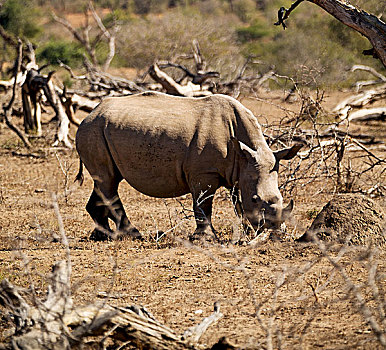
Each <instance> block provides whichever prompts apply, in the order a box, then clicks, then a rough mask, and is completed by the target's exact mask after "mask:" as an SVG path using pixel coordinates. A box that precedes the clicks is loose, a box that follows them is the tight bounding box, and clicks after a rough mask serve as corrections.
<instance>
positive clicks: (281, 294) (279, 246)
mask: <svg viewBox="0 0 386 350" xmlns="http://www.w3.org/2000/svg"><path fill="white" fill-rule="evenodd" d="M334 98H335V97H334ZM338 98H340V96H338V97H336V99H338ZM244 102H245V104H246V105H248V106H249V107H250V108H252V109H253V110H254V111H255V113H256V114H257V115H261V114H264V116H267V117H268V118H270V119H271V120H273V119H274V118H276V117H278V116H280V113H282V112H280V110H279V109H278V108H276V107H274V106H271V105H268V106H267V104H266V103H261V102H257V101H251V100H248V101H244ZM275 103H278V101H276V102H275ZM330 103H334V102H333V101H332V102H330ZM288 108H293V109H296V108H297V107H296V108H295V106H294V105H292V106H288ZM378 129H379V126H378ZM44 130H45V133H46V136H47V138H48V140H49V139H50V138H52V136H53V125H49V126H47V125H45V126H44ZM74 132H75V130H72V133H73V134H74ZM35 142H36V143H41V144H43V143H44V142H46V147H45V148H44V149H43V150H42V151H40V152H35V153H34V155H33V156H31V155H28V154H27V152H26V150H25V149H23V148H21V147H20V142H19V141H18V140H17V138H16V137H15V136H14V134H12V132H10V131H9V130H8V128H6V126H5V125H4V124H0V184H1V187H0V211H1V216H0V235H1V241H0V279H2V278H7V279H9V280H10V281H11V282H12V283H14V284H16V285H20V286H23V287H32V286H33V287H34V288H35V289H36V292H37V294H38V296H39V297H44V294H45V287H46V285H47V282H46V275H47V274H48V273H49V271H50V268H51V266H52V264H53V263H54V262H55V261H58V260H61V259H64V258H65V250H64V247H63V245H62V244H61V243H58V242H56V240H55V239H54V237H57V236H58V232H59V231H58V230H59V224H58V218H57V217H56V215H55V213H54V211H53V207H52V203H53V197H52V194H56V196H57V201H58V204H59V206H60V213H61V217H62V219H63V222H64V229H65V232H66V234H67V236H68V239H69V244H70V251H71V261H72V286H73V295H74V300H75V302H76V303H77V304H85V303H88V302H93V301H95V300H96V299H98V298H100V292H107V293H109V294H110V295H111V299H110V300H109V302H110V303H112V304H116V305H121V306H124V305H128V304H141V305H144V306H146V307H147V308H148V309H149V310H150V311H151V312H152V313H153V314H154V315H155V317H156V318H157V319H159V320H160V321H161V322H164V323H165V324H167V325H168V326H170V327H171V328H172V329H174V330H176V331H177V332H179V333H182V332H183V331H184V330H185V329H187V328H188V327H190V326H192V325H194V324H197V323H199V322H200V320H201V319H202V318H203V317H205V316H208V315H209V314H210V313H211V312H212V310H213V303H214V302H215V301H220V304H221V311H222V313H223V314H224V317H223V318H222V319H221V320H220V321H219V322H218V323H217V324H216V325H214V326H212V327H211V328H210V329H209V330H208V331H207V333H206V334H205V335H204V337H203V338H202V339H201V341H202V343H204V344H207V345H211V344H213V343H215V342H216V341H217V340H218V339H219V338H220V337H221V336H227V337H228V338H229V339H230V340H231V341H232V342H234V343H236V344H239V345H243V346H246V345H248V346H250V348H266V346H267V339H268V338H269V335H268V334H271V336H272V339H273V347H274V348H279V347H282V348H286V349H295V348H304V349H314V348H323V349H353V348H356V349H380V348H381V346H380V345H379V343H378V342H377V339H376V336H375V335H374V333H373V332H372V330H371V328H370V326H369V325H368V323H367V322H366V320H365V319H364V317H363V315H362V314H363V312H362V311H361V309H360V308H359V307H358V304H357V302H356V299H355V298H354V297H353V295H352V294H351V293H349V287H350V285H349V283H354V284H356V285H357V286H358V290H359V293H360V294H361V295H362V296H363V298H364V300H365V304H366V306H367V307H368V308H369V310H370V311H371V312H372V313H373V314H374V316H375V318H376V320H377V321H378V322H380V321H379V313H378V312H379V310H380V309H383V310H384V305H385V304H384V295H385V288H386V280H385V272H386V269H385V265H386V263H385V262H386V259H385V258H386V251H385V250H384V249H383V250H382V249H380V250H378V251H377V252H376V253H374V255H368V254H367V255H366V254H365V251H367V248H365V247H349V248H343V247H342V246H340V245H332V246H329V247H328V254H327V255H328V257H329V258H334V259H337V260H335V261H337V262H338V264H339V266H341V268H342V271H345V273H346V277H347V278H349V279H350V282H348V280H347V279H346V280H345V279H344V278H343V277H342V274H341V273H340V272H339V271H338V270H336V269H335V268H334V267H333V266H332V264H331V262H329V259H328V258H327V257H326V256H324V255H323V254H322V252H321V251H320V249H319V248H318V247H316V246H314V245H312V244H309V243H307V244H305V243H303V244H301V243H297V242H294V241H293V240H291V239H288V240H283V241H277V240H269V241H267V242H265V243H262V244H261V245H259V246H256V247H250V246H238V245H232V244H231V243H229V241H230V240H231V239H232V235H233V234H234V233H235V232H237V231H238V229H237V228H238V219H237V218H236V217H235V215H234V212H233V208H232V206H231V204H230V201H229V200H228V198H227V197H228V194H227V192H226V191H225V190H220V191H219V192H218V194H217V196H216V198H215V204H214V205H215V211H214V225H215V227H216V228H217V229H218V230H219V233H220V236H221V237H222V238H223V239H224V240H225V243H224V244H222V245H220V244H214V243H212V244H208V246H207V247H202V246H197V245H194V246H193V245H190V244H189V243H188V241H187V239H188V236H189V234H190V233H191V232H192V231H193V229H194V222H193V219H192V218H191V217H190V216H191V212H190V208H191V199H190V196H184V197H182V198H179V199H166V200H162V199H155V198H149V197H146V196H145V195H142V194H141V193H138V192H137V191H135V190H134V189H133V188H131V187H130V186H129V185H127V184H126V183H122V185H121V187H120V195H121V197H122V201H123V203H124V204H125V208H126V211H127V213H128V216H129V217H130V219H131V220H132V222H133V223H134V224H135V225H136V226H137V227H138V229H139V230H140V231H141V232H142V233H143V234H144V236H145V238H146V239H145V241H144V242H138V241H122V242H98V243H95V242H91V241H89V240H88V235H89V232H90V231H91V230H92V228H93V223H92V221H91V219H90V218H89V216H88V214H87V213H86V211H85V204H86V202H87V200H88V197H89V195H90V193H91V189H92V180H91V178H90V176H89V175H88V174H87V173H86V178H85V183H84V184H83V186H81V187H79V186H78V185H77V184H74V183H73V179H74V178H75V174H76V172H77V170H78V169H77V168H78V157H77V154H76V152H75V151H66V150H61V149H52V148H50V147H49V142H47V141H42V140H36V141H35ZM315 186H317V185H316V184H315V183H310V184H308V185H307V186H305V187H303V188H301V189H300V188H299V190H298V191H296V198H294V199H295V202H296V207H295V209H294V211H295V212H294V219H293V223H292V226H291V227H292V231H291V235H292V236H296V235H299V234H301V233H302V232H304V230H305V228H307V227H308V226H309V225H310V223H311V220H312V215H310V213H313V212H317V211H318V210H320V209H321V208H322V207H323V205H324V204H325V203H326V202H327V201H328V199H329V198H331V196H332V194H331V193H329V192H328V191H327V190H326V191H324V192H323V193H320V194H318V195H315V194H316V193H318V188H316V187H315ZM287 199H288V198H287ZM378 202H379V203H380V204H382V203H381V201H379V200H378ZM186 217H187V218H186ZM167 230H170V231H168V232H167V234H166V235H165V236H164V237H162V238H161V239H160V240H159V241H158V242H156V240H155V238H156V236H157V232H158V231H167ZM371 266H372V267H373V270H370V267H371ZM374 267H376V271H375V272H376V273H375V281H374V283H375V284H376V285H377V286H378V288H379V295H380V297H378V298H375V297H374V295H373V291H374V288H372V286H374V283H372V282H373V279H372V276H373V275H372V274H371V273H370V271H373V272H374ZM380 299H381V300H380ZM382 303H383V304H382ZM257 315H258V316H259V317H257ZM377 315H378V316H377ZM383 322H384V320H383ZM9 325H10V323H9V322H8V321H7V320H6V317H5V316H4V314H3V316H2V319H1V320H0V340H1V339H2V337H4V336H5V335H6V332H7V328H8V327H9ZM267 330H269V331H268V332H267ZM383 331H385V330H383Z"/></svg>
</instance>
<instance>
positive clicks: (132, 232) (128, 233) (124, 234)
mask: <svg viewBox="0 0 386 350" xmlns="http://www.w3.org/2000/svg"><path fill="white" fill-rule="evenodd" d="M111 238H112V239H114V240H125V239H127V238H131V239H138V240H140V241H143V240H144V239H143V236H142V234H141V233H140V232H139V231H138V230H137V229H136V228H135V227H131V228H129V229H126V230H124V231H122V230H120V231H116V232H114V234H113V235H112V236H111Z"/></svg>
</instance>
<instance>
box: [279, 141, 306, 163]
mask: <svg viewBox="0 0 386 350" xmlns="http://www.w3.org/2000/svg"><path fill="white" fill-rule="evenodd" d="M302 147H303V145H302V144H301V143H296V144H294V145H293V146H292V147H289V148H284V149H281V150H279V151H275V152H273V154H274V156H275V158H276V160H277V161H279V160H281V159H286V160H289V159H292V158H293V157H295V156H296V154H297V153H298V152H299V150H300V149H301V148H302Z"/></svg>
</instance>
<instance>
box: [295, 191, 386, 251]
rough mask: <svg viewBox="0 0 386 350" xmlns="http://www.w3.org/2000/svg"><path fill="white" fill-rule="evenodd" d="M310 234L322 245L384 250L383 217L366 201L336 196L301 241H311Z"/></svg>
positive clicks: (354, 196) (355, 196) (385, 230)
mask: <svg viewBox="0 0 386 350" xmlns="http://www.w3.org/2000/svg"><path fill="white" fill-rule="evenodd" d="M313 233H315V234H316V235H317V236H318V238H319V239H321V240H323V241H338V242H340V243H345V242H346V243H348V244H354V245H368V244H370V243H372V244H373V245H375V246H378V247H386V215H385V212H384V211H383V209H382V208H381V207H380V206H379V205H378V204H377V203H375V202H374V201H373V200H371V199H370V198H367V197H365V196H363V195H360V194H352V193H345V194H338V195H336V196H335V197H334V198H333V199H331V200H330V201H329V202H328V203H327V204H326V205H325V206H324V208H323V209H322V210H321V212H320V213H319V214H318V216H317V217H316V218H315V220H314V222H313V223H312V225H311V226H310V228H309V229H308V230H307V232H306V233H305V234H304V236H303V237H301V240H302V241H311V240H312V234H313Z"/></svg>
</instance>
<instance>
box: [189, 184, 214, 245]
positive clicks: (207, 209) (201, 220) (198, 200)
mask: <svg viewBox="0 0 386 350" xmlns="http://www.w3.org/2000/svg"><path fill="white" fill-rule="evenodd" d="M197 188H199V187H198V186H197V187H195V190H193V191H192V194H193V210H194V217H195V219H196V226H197V227H196V230H195V231H194V234H193V235H192V236H191V237H190V240H192V241H194V240H197V239H202V238H205V239H209V240H212V239H213V238H214V239H216V240H217V236H216V231H215V230H214V228H213V226H212V206H213V197H214V194H215V192H216V190H217V184H212V185H211V186H207V187H206V189H205V190H197Z"/></svg>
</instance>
